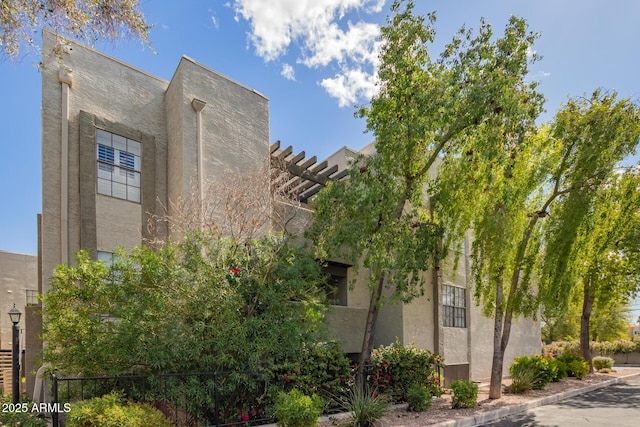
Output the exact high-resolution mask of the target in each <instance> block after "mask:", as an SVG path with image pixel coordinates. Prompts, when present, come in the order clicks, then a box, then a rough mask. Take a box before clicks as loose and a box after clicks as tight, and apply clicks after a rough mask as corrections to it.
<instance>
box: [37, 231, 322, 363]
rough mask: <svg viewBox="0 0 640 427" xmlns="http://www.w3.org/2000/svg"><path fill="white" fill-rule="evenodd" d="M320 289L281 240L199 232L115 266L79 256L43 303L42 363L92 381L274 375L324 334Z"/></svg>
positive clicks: (61, 270)
mask: <svg viewBox="0 0 640 427" xmlns="http://www.w3.org/2000/svg"><path fill="white" fill-rule="evenodd" d="M322 282H323V276H322V272H321V270H320V267H319V265H318V264H317V263H316V261H315V260H314V259H313V258H311V257H310V256H308V255H305V254H304V253H301V251H300V250H298V249H296V248H295V247H294V246H291V245H290V244H288V243H287V241H286V239H284V238H282V237H278V236H266V237H264V238H262V239H260V240H253V241H248V242H244V243H243V244H237V242H236V241H234V240H232V239H223V238H209V237H207V236H203V235H200V234H194V235H190V236H188V237H187V238H186V239H185V241H184V242H183V243H181V244H177V245H172V244H168V245H167V246H166V247H165V248H163V249H160V250H157V251H151V250H150V249H148V248H146V247H140V248H137V249H135V250H134V251H133V252H132V253H131V254H129V255H128V254H124V253H120V254H118V256H117V257H116V258H115V260H114V262H113V264H112V265H106V264H104V263H103V262H100V261H93V260H90V259H89V258H88V256H87V254H86V253H85V252H81V253H79V254H78V259H77V265H75V266H65V265H61V266H59V267H58V268H57V269H56V271H55V273H54V277H53V279H52V283H51V284H52V289H51V290H50V291H49V292H48V293H47V294H46V296H45V297H44V339H45V340H46V342H47V346H46V347H45V349H44V361H45V362H50V363H51V364H52V366H53V367H54V368H56V369H59V370H61V371H62V372H64V373H66V374H74V373H83V374H85V375H99V374H125V373H133V372H135V373H152V374H155V373H170V372H207V371H224V370H257V371H260V370H268V369H269V368H270V367H271V366H273V365H274V364H276V363H285V362H288V361H296V360H298V359H299V357H300V356H301V353H302V351H303V348H304V343H305V342H315V341H317V340H318V339H319V338H321V337H322V335H321V332H322V319H323V309H324V305H323V299H322V294H321V292H320V284H321V283H322Z"/></svg>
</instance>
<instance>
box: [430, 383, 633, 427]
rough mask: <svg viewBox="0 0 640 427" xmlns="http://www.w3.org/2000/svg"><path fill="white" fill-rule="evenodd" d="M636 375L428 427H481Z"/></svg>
mask: <svg viewBox="0 0 640 427" xmlns="http://www.w3.org/2000/svg"><path fill="white" fill-rule="evenodd" d="M638 375H640V372H638V373H633V374H629V375H625V376H621V377H618V378H612V379H610V380H607V381H603V382H600V383H597V384H591V385H588V386H586V387H582V388H576V389H573V390H569V391H565V392H562V393H558V394H553V395H550V396H545V397H542V398H540V399H537V400H532V401H531V402H526V403H520V404H519V405H513V406H507V407H505V408H500V409H494V410H492V411H487V412H485V413H482V414H478V415H473V416H470V417H465V418H459V419H457V420H449V421H443V422H441V423H437V424H431V425H430V427H473V426H477V425H482V424H485V423H488V422H491V421H495V420H497V419H500V418H504V417H508V416H511V415H515V414H518V413H520V412H524V411H527V410H529V409H533V408H537V407H539V406H544V405H549V404H551V403H556V402H559V401H561V400H565V399H568V398H570V397H574V396H578V395H580V394H583V393H588V392H590V391H593V390H598V389H600V388H604V387H607V386H610V385H612V384H617V383H621V382H623V381H624V380H626V379H628V378H631V377H636V376H638Z"/></svg>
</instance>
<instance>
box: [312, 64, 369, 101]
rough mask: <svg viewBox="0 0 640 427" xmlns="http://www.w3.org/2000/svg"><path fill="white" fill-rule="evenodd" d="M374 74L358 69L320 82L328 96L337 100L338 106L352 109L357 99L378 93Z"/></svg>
mask: <svg viewBox="0 0 640 427" xmlns="http://www.w3.org/2000/svg"><path fill="white" fill-rule="evenodd" d="M376 83H377V79H376V76H375V75H374V74H371V73H367V72H365V71H362V70H360V69H348V70H344V71H343V72H342V73H339V74H336V75H335V77H333V78H327V79H323V80H322V81H321V82H320V86H322V87H323V88H324V89H325V90H326V91H327V93H329V95H331V96H332V97H334V98H337V99H338V106H340V107H352V106H353V105H354V104H356V103H357V101H358V99H369V98H371V97H372V96H373V95H375V94H376V93H377V92H378V86H377V84H376Z"/></svg>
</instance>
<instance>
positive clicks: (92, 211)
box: [42, 31, 168, 291]
mask: <svg viewBox="0 0 640 427" xmlns="http://www.w3.org/2000/svg"><path fill="white" fill-rule="evenodd" d="M56 40H57V39H56V37H55V35H53V34H51V33H49V32H46V31H45V32H44V33H43V63H44V69H43V71H42V105H43V108H42V155H43V162H42V164H43V216H42V221H43V223H42V275H43V287H44V290H45V291H46V289H48V278H49V276H50V274H51V272H52V271H53V268H54V267H55V266H56V265H57V264H59V263H61V262H62V260H63V259H64V258H63V257H62V255H61V240H62V235H61V233H62V232H63V231H64V228H63V227H61V212H62V210H61V188H62V187H61V185H66V187H67V188H68V203H67V206H68V210H69V216H68V236H69V245H68V254H67V256H68V259H69V261H70V262H73V254H74V253H75V252H77V251H78V250H79V249H81V248H84V249H88V250H90V251H95V250H96V249H98V250H105V251H112V250H114V249H115V246H114V243H115V240H113V239H110V238H109V237H108V236H109V235H120V236H121V235H123V233H125V231H126V233H125V234H127V236H128V239H127V240H126V241H123V242H121V243H118V244H122V245H123V246H126V247H131V246H132V245H133V243H134V241H133V240H132V238H133V237H132V236H131V235H130V232H131V231H132V230H136V233H135V234H134V236H135V243H136V244H139V243H140V241H141V232H140V230H141V229H142V228H143V226H142V223H143V222H144V221H143V214H142V210H144V211H151V212H156V211H159V210H160V209H161V206H166V197H165V196H164V194H166V177H165V176H164V174H165V170H166V154H165V153H166V144H167V138H166V135H165V134H166V126H165V121H166V120H165V109H164V92H165V90H166V87H167V85H168V82H166V81H164V80H162V79H160V78H157V77H155V76H151V75H149V74H148V73H145V72H143V71H141V70H138V69H136V68H134V67H132V66H129V65H127V64H125V63H123V62H121V61H118V60H116V59H114V58H111V57H109V56H107V55H104V54H102V53H99V52H97V51H95V50H93V49H91V48H88V47H85V46H82V45H80V44H77V43H74V42H69V44H68V46H67V47H66V48H65V49H64V50H63V51H64V52H65V53H62V54H61V56H59V57H56V56H55V55H53V54H52V50H53V48H54V47H55V43H56ZM60 69H63V70H64V71H65V73H67V75H70V76H71V80H72V82H71V87H70V89H69V102H68V119H69V121H68V135H69V137H68V140H69V152H68V164H69V169H68V176H67V177H62V176H61V165H62V159H61V144H62V137H61V134H62V127H61V117H62V89H61V83H60V80H59V72H60ZM81 111H86V112H88V113H89V114H90V115H93V116H95V117H96V118H97V120H99V121H102V122H103V123H107V122H108V123H114V124H118V125H123V126H126V127H128V128H130V129H135V130H136V131H138V132H141V133H144V134H147V135H151V137H152V139H151V140H152V141H153V142H152V143H153V144H154V145H155V146H154V149H153V150H152V152H153V153H154V154H153V156H152V157H154V158H152V159H143V164H144V163H145V160H146V161H147V164H145V166H147V167H146V170H142V177H143V179H145V174H151V175H152V176H153V181H154V183H153V186H152V187H153V194H144V195H143V197H144V198H147V200H148V201H149V203H150V204H149V206H146V205H145V209H143V208H142V206H141V204H139V203H133V202H124V203H127V204H128V205H127V207H126V208H123V209H121V210H119V211H118V214H117V215H115V216H114V209H118V206H117V205H118V204H121V203H122V201H119V200H118V201H116V200H115V199H113V200H111V199H110V200H109V201H114V204H113V205H111V204H109V203H106V204H105V203H95V199H92V198H86V197H85V198H84V199H83V198H82V197H81V196H82V186H83V185H85V186H89V189H93V193H95V182H87V180H91V179H92V178H91V177H89V176H87V174H86V166H87V165H86V164H81V159H82V157H83V156H82V150H81V145H80V144H81V142H82V138H81V135H80V128H81V126H80V112H81ZM108 130H109V129H108ZM141 142H142V141H141ZM94 150H95V148H92V149H91V150H90V151H93V153H94V154H93V160H92V163H91V167H95V151H94ZM143 150H144V148H143ZM143 154H144V151H143ZM149 161H150V165H151V166H152V167H151V168H149V167H148V166H149V164H148V162H149ZM83 168H84V169H83ZM150 169H151V170H150ZM83 170H85V172H83ZM63 180H66V183H64V184H63ZM87 200H93V202H94V203H93V204H89V205H90V206H88V204H87ZM129 205H131V206H129ZM132 210H134V211H136V212H135V214H134V212H132ZM87 221H95V222H97V223H98V224H96V227H88V228H87V227H86V224H87ZM83 224H85V228H84V229H83ZM109 226H111V227H112V230H111V232H102V233H101V234H102V236H103V237H102V238H100V239H99V240H100V245H104V246H100V247H97V248H96V247H89V248H87V247H83V246H86V242H88V241H89V242H90V241H91V240H92V239H91V238H88V236H86V234H87V233H88V232H93V233H95V232H96V230H95V229H96V228H97V229H98V230H105V229H108V228H109ZM114 227H115V230H116V232H115V233H114V232H113V228H114ZM118 227H121V228H118ZM118 229H119V230H121V231H123V233H118V232H117V230H118ZM83 233H84V235H83ZM97 240H98V239H97V238H93V241H94V242H97ZM83 242H85V244H84V245H83Z"/></svg>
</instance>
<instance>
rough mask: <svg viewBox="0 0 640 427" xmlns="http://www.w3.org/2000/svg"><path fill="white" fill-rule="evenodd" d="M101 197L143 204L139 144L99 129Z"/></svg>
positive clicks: (99, 188) (97, 145) (98, 149)
mask: <svg viewBox="0 0 640 427" xmlns="http://www.w3.org/2000/svg"><path fill="white" fill-rule="evenodd" d="M96 149H97V159H98V182H97V188H98V193H99V194H104V195H106V196H111V197H117V198H119V199H124V200H129V201H131V202H138V203H139V202H140V164H141V162H140V154H141V151H142V150H141V146H140V143H139V142H138V141H134V140H132V139H128V138H125V137H123V136H120V135H116V134H114V133H111V132H107V131H104V130H102V129H96Z"/></svg>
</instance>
